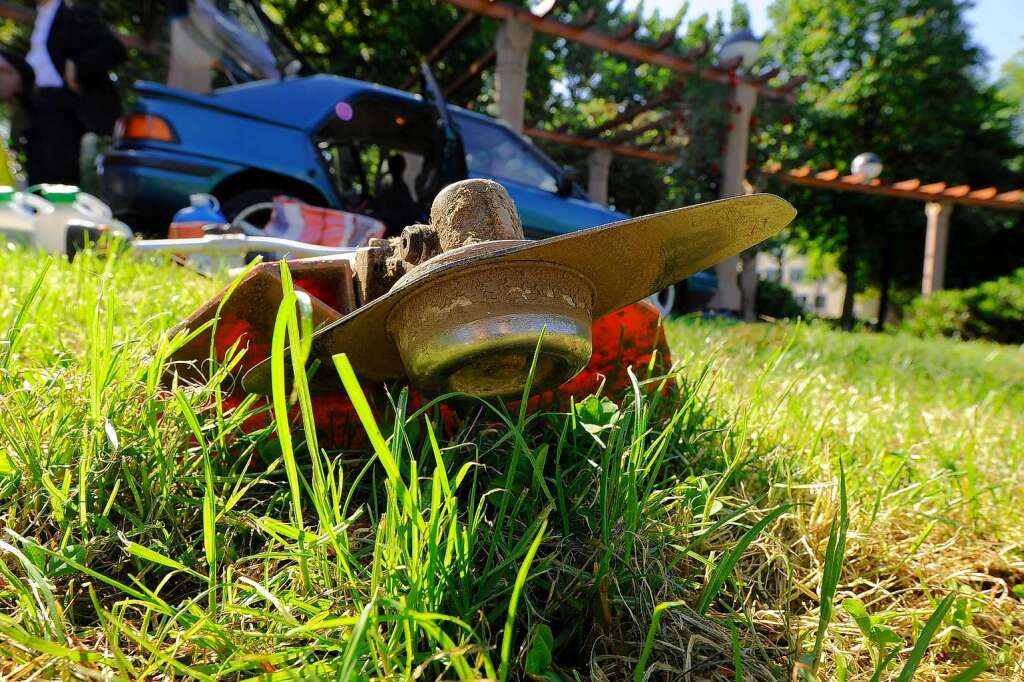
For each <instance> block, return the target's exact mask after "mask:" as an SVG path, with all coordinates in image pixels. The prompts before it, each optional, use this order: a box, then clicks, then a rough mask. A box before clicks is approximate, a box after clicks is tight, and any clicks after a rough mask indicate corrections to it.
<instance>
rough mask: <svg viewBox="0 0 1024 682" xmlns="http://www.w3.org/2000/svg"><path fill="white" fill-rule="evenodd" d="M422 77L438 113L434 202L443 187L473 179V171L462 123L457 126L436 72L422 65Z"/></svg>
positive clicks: (428, 97) (431, 196)
mask: <svg viewBox="0 0 1024 682" xmlns="http://www.w3.org/2000/svg"><path fill="white" fill-rule="evenodd" d="M420 76H421V78H422V79H423V97H424V99H426V100H427V101H428V102H429V103H430V104H431V106H433V107H434V110H435V111H436V112H437V135H436V154H437V164H436V167H437V169H438V177H437V179H436V182H435V184H436V187H435V188H434V189H433V191H432V192H430V198H431V199H433V197H434V195H436V194H437V192H438V191H440V189H441V188H442V187H445V186H446V185H450V184H451V183H453V182H458V181H459V180H465V179H466V178H467V177H469V170H468V168H467V167H466V149H465V147H464V146H463V144H462V135H461V134H460V133H459V128H458V124H456V123H455V118H454V117H453V116H452V115H451V112H449V111H448V103H447V102H446V101H445V99H444V93H443V92H442V91H441V86H439V85H438V84H437V79H436V78H434V72H433V71H431V70H430V66H429V65H428V64H427V63H426V62H424V63H423V64H420ZM421 198H422V196H421Z"/></svg>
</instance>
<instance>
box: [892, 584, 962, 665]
mask: <svg viewBox="0 0 1024 682" xmlns="http://www.w3.org/2000/svg"><path fill="white" fill-rule="evenodd" d="M955 598H956V592H955V591H954V592H950V593H949V594H947V595H946V598H945V599H943V600H942V601H941V602H939V605H938V606H937V607H936V608H935V611H933V612H932V615H931V616H930V617H929V618H928V622H927V623H925V624H924V628H923V629H922V630H921V634H920V635H918V637H917V641H916V642H914V649H913V650H912V651H911V652H910V658H908V659H907V662H906V663H904V664H903V669H902V670H900V675H899V677H897V678H896V682H913V679H914V674H915V673H916V672H917V667H918V666H919V665H921V661H922V660H924V654H925V652H926V651H928V645H929V644H931V642H932V637H934V636H935V633H936V632H938V630H939V626H941V625H942V621H943V619H945V617H946V613H948V612H949V608H950V607H951V606H953V600H954V599H955Z"/></svg>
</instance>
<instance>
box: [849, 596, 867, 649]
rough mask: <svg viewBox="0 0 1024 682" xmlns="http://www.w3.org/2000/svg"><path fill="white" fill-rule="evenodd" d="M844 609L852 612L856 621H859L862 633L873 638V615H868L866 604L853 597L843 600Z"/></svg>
mask: <svg viewBox="0 0 1024 682" xmlns="http://www.w3.org/2000/svg"><path fill="white" fill-rule="evenodd" d="M843 610H844V611H846V612H847V613H848V614H850V616H851V617H852V618H853V620H854V622H855V623H857V627H858V628H860V632H861V634H862V635H864V636H865V637H866V638H868V639H871V630H872V626H871V617H870V616H868V610H867V609H866V608H864V605H863V604H861V603H860V601H859V600H857V599H855V598H853V597H851V598H849V599H844V600H843Z"/></svg>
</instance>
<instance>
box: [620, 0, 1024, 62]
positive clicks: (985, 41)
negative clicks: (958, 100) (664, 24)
mask: <svg viewBox="0 0 1024 682" xmlns="http://www.w3.org/2000/svg"><path fill="white" fill-rule="evenodd" d="M638 1H639V0H627V2H626V5H627V6H636V5H637V4H638ZM822 1H823V2H827V1H828V0H822ZM746 2H747V6H748V7H749V8H750V15H751V21H752V22H753V29H754V32H755V33H759V34H763V33H766V32H767V31H768V30H770V26H769V24H768V5H770V4H771V0H746ZM682 5H683V0H645V2H644V6H645V7H647V8H648V9H649V10H653V9H655V8H657V9H658V10H659V11H660V12H661V14H662V16H669V15H674V14H675V13H676V12H678V11H679V8H680V7H681V6H682ZM731 7H732V0H690V11H689V13H688V14H687V17H688V18H695V17H698V16H700V15H701V14H705V13H707V14H712V15H714V14H715V13H717V12H721V13H722V15H723V16H724V17H725V18H726V20H728V18H729V9H730V8H731ZM1022 10H1024V4H1022V0H975V6H974V8H973V9H971V10H970V11H969V12H968V13H967V19H968V21H969V22H970V24H971V27H972V30H973V35H974V41H975V42H976V43H978V44H979V45H980V46H981V47H982V48H984V50H985V51H986V52H987V53H988V55H989V62H988V67H989V76H990V77H991V78H993V79H994V78H997V77H998V76H999V68H1000V67H1001V66H1002V65H1003V64H1004V63H1005V62H1006V60H1007V59H1009V58H1010V56H1011V55H1012V54H1013V53H1014V52H1016V51H1017V50H1019V49H1021V48H1024V22H1022V21H1021V15H1022V14H1024V11H1022Z"/></svg>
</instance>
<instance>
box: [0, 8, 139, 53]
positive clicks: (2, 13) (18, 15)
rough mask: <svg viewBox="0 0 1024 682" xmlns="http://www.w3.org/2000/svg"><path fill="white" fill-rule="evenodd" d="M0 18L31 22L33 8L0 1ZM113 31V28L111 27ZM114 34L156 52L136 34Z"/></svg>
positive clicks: (127, 43)
mask: <svg viewBox="0 0 1024 682" xmlns="http://www.w3.org/2000/svg"><path fill="white" fill-rule="evenodd" d="M0 19H10V20H11V21H16V22H18V23H20V24H33V23H35V20H36V13H35V10H32V9H30V8H28V7H22V6H20V5H15V4H14V3H13V2H0ZM111 30H112V31H113V28H111ZM113 32H114V36H115V37H116V38H117V39H118V40H120V41H121V44H122V45H124V46H125V47H127V48H129V49H132V50H138V51H139V52H142V53H144V54H158V53H159V50H158V49H157V46H156V45H154V44H153V43H150V42H147V41H145V40H143V39H142V38H139V37H138V36H133V35H129V34H127V33H121V32H120V31H113Z"/></svg>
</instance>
